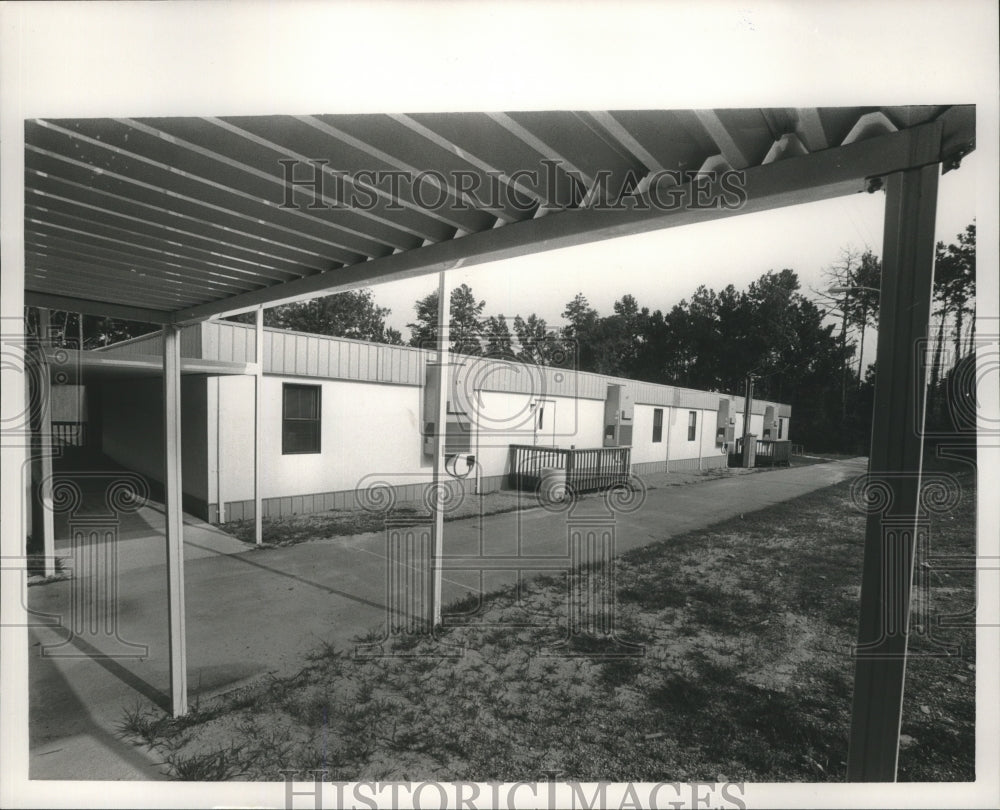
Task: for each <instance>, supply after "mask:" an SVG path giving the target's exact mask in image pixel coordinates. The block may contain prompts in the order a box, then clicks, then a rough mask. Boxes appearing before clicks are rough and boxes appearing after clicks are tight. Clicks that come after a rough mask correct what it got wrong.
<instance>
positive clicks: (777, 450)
mask: <svg viewBox="0 0 1000 810" xmlns="http://www.w3.org/2000/svg"><path fill="white" fill-rule="evenodd" d="M791 458H792V443H791V442H790V441H788V439H757V447H756V460H755V462H754V465H753V466H755V467H787V466H788V465H789V463H790V461H791ZM742 465H743V439H742V437H741V438H739V439H737V440H736V448H735V450H734V451H733V452H732V453H730V454H729V466H730V467H740V466H742Z"/></svg>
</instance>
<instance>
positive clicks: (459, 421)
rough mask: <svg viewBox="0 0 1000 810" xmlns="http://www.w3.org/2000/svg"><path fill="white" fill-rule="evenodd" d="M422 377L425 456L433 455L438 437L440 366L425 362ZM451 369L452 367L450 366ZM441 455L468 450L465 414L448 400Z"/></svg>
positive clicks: (468, 426)
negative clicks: (424, 372)
mask: <svg viewBox="0 0 1000 810" xmlns="http://www.w3.org/2000/svg"><path fill="white" fill-rule="evenodd" d="M426 368H427V371H426V374H425V376H424V392H423V393H424V396H423V400H424V407H423V417H424V418H423V430H422V433H423V451H424V455H425V456H430V457H431V458H433V457H434V451H435V448H436V441H437V436H438V429H437V420H438V402H439V399H438V388H439V386H438V380H439V378H440V376H439V375H440V373H441V367H440V366H439V365H437V364H436V363H428V364H427V367H426ZM452 371H453V372H454V368H452ZM445 411H446V413H447V416H446V419H445V438H444V452H445V455H449V456H452V455H460V454H467V453H471V452H472V423H471V421H470V420H469V419H468V417H467V414H465V413H464V412H463V411H460V410H456V408H455V403H453V402H452V400H450V399H449V400H448V403H447V406H446V408H445Z"/></svg>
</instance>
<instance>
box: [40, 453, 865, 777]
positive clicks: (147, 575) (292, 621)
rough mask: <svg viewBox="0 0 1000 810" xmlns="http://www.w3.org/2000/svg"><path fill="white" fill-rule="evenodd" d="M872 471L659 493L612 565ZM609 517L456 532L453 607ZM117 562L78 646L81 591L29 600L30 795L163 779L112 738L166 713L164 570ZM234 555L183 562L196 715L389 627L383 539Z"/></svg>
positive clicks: (829, 468)
mask: <svg viewBox="0 0 1000 810" xmlns="http://www.w3.org/2000/svg"><path fill="white" fill-rule="evenodd" d="M865 470H866V462H865V460H864V459H856V460H850V461H839V462H832V463H829V464H818V465H814V466H809V467H802V468H792V469H784V470H773V471H768V472H762V473H759V474H753V475H741V476H734V477H731V478H721V479H719V480H715V481H707V482H704V483H699V484H696V485H692V486H682V487H672V486H670V487H657V488H656V489H651V490H649V491H648V493H647V495H646V499H645V502H644V503H643V504H642V506H641V507H640V508H638V509H637V510H635V511H633V512H630V513H627V514H623V513H622V512H621V511H619V512H617V513H616V514H615V515H614V525H615V531H616V552H622V551H625V550H627V549H629V548H634V547H637V546H641V545H644V544H646V543H649V542H651V541H653V540H659V539H664V538H668V537H670V536H674V535H677V534H680V533H682V532H685V531H689V530H692V529H699V528H703V527H705V526H708V525H711V524H713V523H717V522H719V521H721V520H725V519H727V518H730V517H733V516H735V515H738V514H740V513H741V512H751V511H754V510H757V509H761V508H765V507H767V506H768V505H770V504H774V503H779V502H781V501H786V500H790V499H792V498H796V497H799V496H800V495H804V494H806V493H808V492H811V491H813V490H816V489H820V488H822V487H825V486H828V485H830V484H834V483H837V482H838V481H842V480H844V479H845V478H851V477H854V476H856V475H859V474H862V473H864V472H865ZM608 516H609V513H608V511H607V508H606V506H605V504H604V500H603V498H601V497H599V496H598V497H588V498H585V499H583V500H582V501H580V503H579V504H578V505H577V506H576V507H574V509H573V510H572V511H571V512H569V513H568V516H567V513H566V512H564V511H561V512H550V511H547V510H545V509H539V508H535V509H532V510H530V511H524V512H514V513H506V514H499V515H492V516H487V517H482V518H471V519H466V520H460V521H453V522H449V523H448V524H447V525H446V529H445V551H446V554H447V555H449V556H453V557H456V558H461V559H458V560H457V561H456V565H455V570H449V571H446V572H445V587H444V599H445V603H446V604H447V602H448V601H450V600H452V599H454V598H457V597H460V596H463V595H467V594H468V593H469V592H470V591H473V592H475V591H477V590H479V588H480V587H481V588H482V589H483V590H485V591H489V590H492V589H494V588H496V587H498V586H499V585H502V584H504V583H507V582H512V581H514V578H515V577H516V576H517V574H516V569H518V568H520V569H521V570H522V571H523V572H526V573H527V574H529V575H530V573H531V572H532V571H533V570H536V569H537V568H540V566H538V567H533V563H531V562H530V561H528V560H526V559H525V557H528V556H539V557H546V558H548V559H549V560H550V561H551V560H552V559H553V558H559V557H564V558H565V557H567V547H568V542H567V525H568V522H570V521H572V522H576V521H586V520H589V519H595V518H596V519H600V518H602V517H604V518H606V517H608ZM146 517H147V519H150V520H152V516H150V515H147V516H146ZM208 530H211V532H215V531H216V530H214V529H211V527H207V528H206V527H202V526H192V527H188V526H185V534H186V535H188V534H189V533H192V534H196V535H197V533H198V532H201V531H208ZM198 536H200V535H198ZM215 539H216V540H219V538H215ZM153 540H155V541H156V544H157V545H158V546H159V547H160V548H162V545H163V544H162V537H160V536H156V535H150V534H149V533H148V532H147V538H146V544H147V545H149V544H150V543H152V542H153ZM220 542H221V541H220ZM232 542H234V543H239V541H232ZM120 546H121V548H120V550H119V574H121V573H124V572H127V576H119V577H118V578H117V600H116V609H115V610H114V611H113V613H112V614H111V615H112V616H113V622H112V623H111V625H100V626H91V625H88V626H86V627H84V628H83V632H82V633H80V634H78V635H76V636H73V637H70V634H69V633H68V631H67V630H66V629H64V628H62V627H59V626H56V625H55V624H54V622H55V621H57V620H61V621H62V622H63V624H66V625H68V624H70V622H72V621H73V620H74V615H73V614H72V613H71V612H70V605H71V603H72V596H73V583H72V582H55V583H50V584H47V585H42V586H38V587H33V588H30V589H29V591H28V601H29V607H30V608H31V610H32V611H34V612H35V616H36V617H37V620H38V621H39V623H43V622H45V623H47V625H48V626H36V627H33V628H32V629H31V643H32V645H33V653H37V654H33V655H32V657H31V665H30V700H31V706H30V712H31V714H30V717H31V739H30V743H31V778H32V779H46V778H49V779H153V778H160V772H161V768H160V767H158V763H157V762H156V761H155V760H154V759H153V758H151V757H150V756H149V755H147V753H146V752H145V749H143V748H141V747H137V746H133V745H132V744H130V743H127V742H124V741H122V740H121V739H120V738H119V737H118V736H117V735H116V734H115V726H116V725H117V724H118V723H119V722H120V721H121V719H122V712H123V710H124V709H125V708H132V707H135V706H136V705H137V704H139V705H143V706H146V707H149V706H150V705H157V706H160V707H162V708H164V709H166V708H167V707H168V706H169V701H168V693H167V690H168V688H169V677H168V661H167V622H166V615H167V604H166V575H165V569H164V566H163V565H162V562H160V561H156V562H155V563H153V564H149V560H150V559H151V558H150V556H149V555H151V554H152V553H153V552H152V551H150V550H149V549H148V548H146V546H144V545H143V543H142V541H141V540H140V539H139V538H138V537H133V538H132V539H131V540H127V541H125V542H122V543H120ZM239 547H240V548H245V546H244V545H243V544H239ZM235 548H236V547H230V546H228V545H226V544H225V543H222V544H221V545H220V546H219V548H218V549H216V550H214V551H213V550H212V548H211V547H210V546H209V545H205V546H204V548H199V549H196V550H195V551H196V552H197V553H192V554H185V557H186V560H187V564H186V575H185V587H186V606H187V643H188V673H189V693H190V702H191V704H192V705H196V704H197V701H198V699H199V696H202V697H204V696H208V695H211V694H213V693H218V692H220V691H224V690H225V689H227V688H231V687H232V686H234V685H236V684H238V683H240V682H244V681H246V680H247V679H251V678H255V677H259V676H262V675H264V674H266V673H274V674H279V675H280V674H290V673H293V672H295V671H297V670H298V669H299V668H301V666H302V664H303V662H304V653H305V652H307V651H308V650H310V649H312V648H314V647H316V646H317V645H318V644H319V643H320V642H321V641H327V642H331V643H333V644H334V645H336V646H337V647H338V648H340V649H345V650H351V649H353V647H354V641H353V639H354V638H355V637H357V636H362V635H365V634H366V633H367V632H368V631H370V630H372V629H373V628H379V627H380V626H381V625H382V623H383V622H384V619H385V615H386V608H385V603H386V584H385V583H386V539H385V536H384V534H383V533H378V534H366V535H358V536H353V537H340V538H332V539H325V540H317V541H315V542H310V543H304V544H300V545H297V546H291V547H287V548H274V549H262V550H250V551H244V552H243V553H227V551H232V550H234V549H235ZM511 555H517V559H516V561H514V562H512V565H511V566H508V567H506V569H505V570H490V571H484V572H482V573H481V574H480V572H479V571H470V570H458V569H459V568H461V567H462V563H466V564H467V563H468V562H469V561H470V558H475V557H477V556H478V557H483V556H485V557H489V558H496V557H500V556H507V557H509V556H511ZM466 567H468V565H466ZM480 576H481V577H482V579H481V580H480ZM480 582H481V584H480ZM112 593H114V592H113V591H112ZM46 616H47V617H48V618H45V617H46ZM43 650H44V651H45V655H43V654H42V652H43ZM123 655H124V656H133V657H121V656H123ZM102 656H104V657H102ZM107 656H119V657H107ZM136 656H141V657H136Z"/></svg>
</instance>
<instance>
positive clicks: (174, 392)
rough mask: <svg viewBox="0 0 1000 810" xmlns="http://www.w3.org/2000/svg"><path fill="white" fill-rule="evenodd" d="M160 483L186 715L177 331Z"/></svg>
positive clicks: (172, 331) (168, 365)
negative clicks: (162, 492) (162, 472)
mask: <svg viewBox="0 0 1000 810" xmlns="http://www.w3.org/2000/svg"><path fill="white" fill-rule="evenodd" d="M163 458H164V475H163V484H164V491H165V496H166V497H165V499H164V504H163V507H164V508H163V511H164V514H165V516H166V540H167V623H168V628H169V630H168V632H169V636H170V643H169V650H170V705H171V710H172V712H173V715H174V717H180V716H181V715H183V714H187V643H186V640H185V632H184V508H183V503H182V499H183V488H182V487H183V482H182V476H181V341H180V330H179V329H178V328H177V327H175V326H167V327H165V328H164V330H163Z"/></svg>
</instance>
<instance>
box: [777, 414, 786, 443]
mask: <svg viewBox="0 0 1000 810" xmlns="http://www.w3.org/2000/svg"><path fill="white" fill-rule="evenodd" d="M784 432H785V420H784V419H780V418H779V419H778V438H779V439H780V438H782V434H783V433H784Z"/></svg>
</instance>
